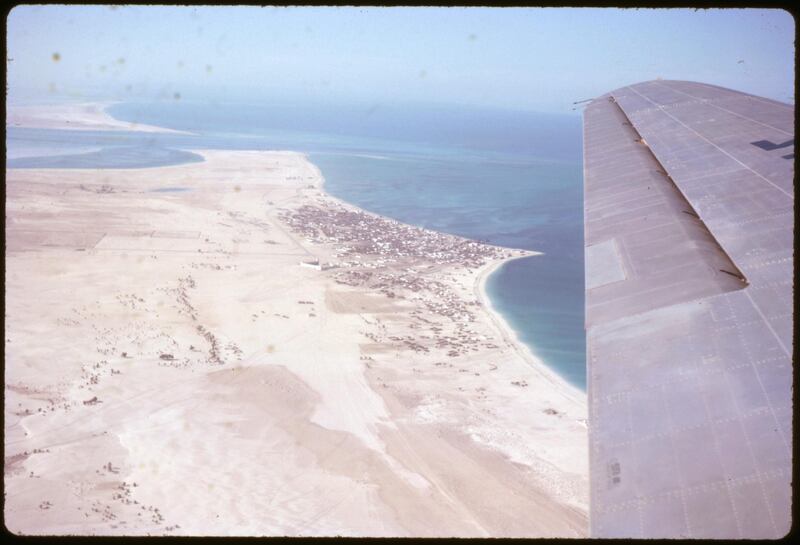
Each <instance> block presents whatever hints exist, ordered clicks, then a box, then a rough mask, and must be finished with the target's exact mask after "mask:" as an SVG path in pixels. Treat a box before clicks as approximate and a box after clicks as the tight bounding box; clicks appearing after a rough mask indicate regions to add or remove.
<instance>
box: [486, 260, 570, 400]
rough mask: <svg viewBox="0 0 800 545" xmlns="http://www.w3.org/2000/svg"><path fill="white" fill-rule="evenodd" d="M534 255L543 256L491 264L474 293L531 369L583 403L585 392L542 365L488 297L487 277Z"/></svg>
mask: <svg viewBox="0 0 800 545" xmlns="http://www.w3.org/2000/svg"><path fill="white" fill-rule="evenodd" d="M536 255H545V254H544V253H542V252H534V253H533V255H531V256H519V257H511V258H507V259H504V260H501V261H496V262H493V263H491V264H489V265H487V266H486V268H485V269H484V270H483V271H481V273H480V274H479V276H478V279H477V280H476V283H475V293H476V294H477V295H478V298H479V299H480V300H481V302H482V303H483V305H484V306H485V307H486V310H487V312H488V313H489V314H490V315H491V316H492V318H493V320H494V322H495V324H496V325H497V328H498V329H499V330H500V332H501V334H502V335H503V338H504V339H505V340H506V341H507V342H509V343H510V344H512V345H513V346H514V348H515V349H516V350H517V352H518V353H519V354H520V355H521V356H522V357H523V358H524V359H525V360H526V361H527V362H528V363H529V364H530V365H531V367H533V368H534V369H536V370H537V372H539V373H540V374H541V375H542V376H543V377H545V378H546V379H547V380H548V381H549V382H550V383H551V384H552V385H553V386H554V387H555V388H558V389H559V390H561V391H562V393H563V394H564V395H565V396H568V397H570V398H572V399H575V400H576V401H584V400H585V398H586V392H584V391H583V390H581V389H580V388H578V387H576V386H574V385H573V384H570V383H569V382H567V380H566V379H564V377H562V376H561V375H559V374H558V372H557V371H555V370H554V369H552V368H551V367H550V366H548V365H547V364H546V363H544V362H543V361H542V360H541V359H540V358H539V357H538V356H536V355H535V354H534V353H533V351H532V350H531V348H530V347H529V346H528V344H527V343H525V342H523V341H521V340H520V339H519V336H518V334H517V332H516V330H514V328H513V327H511V324H509V322H508V320H507V319H506V318H505V316H503V314H502V313H501V312H500V311H499V310H497V309H496V308H495V307H494V305H492V299H491V297H490V296H489V294H488V292H487V289H486V283H487V282H488V280H489V277H490V276H491V275H492V274H493V273H494V272H496V271H497V270H498V269H500V267H502V266H503V265H505V264H506V263H508V262H509V261H513V260H515V259H523V258H525V257H533V256H536Z"/></svg>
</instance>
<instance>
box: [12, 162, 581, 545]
mask: <svg viewBox="0 0 800 545" xmlns="http://www.w3.org/2000/svg"><path fill="white" fill-rule="evenodd" d="M194 152H195V153H198V154H200V155H202V157H203V159H204V161H203V162H198V163H192V164H186V165H176V166H168V167H157V168H142V169H124V170H123V169H116V170H115V169H102V170H97V169H68V170H67V169H64V170H56V169H8V170H7V171H6V176H7V186H6V191H7V205H6V233H7V235H6V263H7V265H6V267H7V272H6V275H7V276H6V286H7V289H6V307H7V318H6V383H5V388H6V389H5V395H6V406H5V411H6V412H5V417H6V425H5V435H6V442H5V461H6V463H5V485H6V494H7V496H6V506H5V522H6V525H7V527H8V528H9V529H10V530H11V531H13V532H17V533H21V534H130V535H143V534H168V535H352V536H492V537H494V536H498V537H499V536H520V537H522V536H525V537H535V536H565V537H579V536H584V535H585V534H586V532H587V518H586V507H587V502H588V497H587V495H588V487H587V471H588V468H587V458H588V453H587V441H586V428H585V425H584V423H585V420H584V419H585V414H586V399H585V394H584V393H583V392H581V391H579V390H578V389H576V388H574V387H572V386H570V385H569V384H567V383H566V382H565V381H563V380H562V379H560V378H559V377H558V376H556V375H555V374H554V373H552V372H551V371H549V370H548V369H547V368H546V367H544V365H543V364H542V363H541V362H539V361H538V360H536V359H535V358H533V357H532V355H531V354H530V353H527V352H526V349H525V348H524V347H521V346H519V345H518V343H517V341H516V340H515V338H514V337H513V335H512V334H510V331H507V330H506V331H503V330H501V328H503V327H507V326H505V324H504V323H503V321H502V318H501V317H500V316H499V315H492V314H491V312H492V311H491V310H490V309H489V308H488V306H487V305H486V303H485V301H486V300H487V299H486V295H485V293H484V292H483V287H482V285H483V283H482V282H481V281H480V280H481V279H482V278H483V277H485V274H486V272H487V271H489V270H490V269H492V268H493V267H496V266H497V265H498V264H500V263H502V262H504V261H505V260H508V259H513V258H517V257H521V256H524V255H532V253H531V252H526V251H519V250H511V249H507V248H499V247H494V246H489V245H486V244H481V243H477V242H474V241H470V240H466V239H463V238H459V237H455V236H451V235H446V234H441V233H436V232H432V231H427V230H424V229H420V228H417V227H413V226H410V225H405V224H402V223H399V222H396V221H393V220H390V219H387V218H384V217H381V216H377V215H375V214H371V213H368V212H365V211H363V210H360V209H358V208H356V207H354V206H351V205H349V204H347V203H344V202H342V201H339V200H337V199H335V198H333V197H331V196H329V195H327V194H326V193H325V192H324V189H323V178H322V175H321V173H320V172H319V170H318V169H316V167H315V166H314V165H312V164H311V163H310V162H309V161H308V160H307V159H306V157H305V156H304V155H302V154H299V153H293V152H278V151H219V150H194ZM163 187H179V188H182V189H183V191H180V192H169V191H168V192H164V191H157V190H158V189H160V188H163ZM542 259H546V256H542ZM304 263H305V264H306V266H303V264H304ZM476 290H477V291H476Z"/></svg>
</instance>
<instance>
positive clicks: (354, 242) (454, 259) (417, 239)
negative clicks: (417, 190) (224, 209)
mask: <svg viewBox="0 0 800 545" xmlns="http://www.w3.org/2000/svg"><path fill="white" fill-rule="evenodd" d="M279 217H280V219H281V220H282V221H283V222H285V223H286V224H287V225H288V226H289V227H291V229H292V230H293V231H294V232H296V233H298V234H299V235H301V236H303V237H304V238H305V239H306V240H308V241H309V242H311V243H333V244H336V245H337V247H338V249H337V250H338V251H337V256H338V257H339V258H340V259H341V261H342V263H341V265H342V266H348V265H350V266H364V267H367V268H377V267H380V266H383V265H388V264H389V263H391V262H395V261H398V260H404V259H409V258H420V259H425V260H428V261H433V262H435V263H440V264H457V265H462V266H464V267H470V268H475V267H480V266H481V265H483V264H484V263H485V262H486V260H487V259H491V258H493V257H499V256H501V255H502V254H503V250H502V249H501V248H497V247H494V246H489V245H486V244H481V243H480V242H475V241H472V240H468V239H464V238H461V237H457V236H454V235H447V234H443V233H436V232H434V231H428V230H425V229H420V228H419V227H413V226H411V225H407V224H404V223H400V222H398V221H394V220H391V219H388V218H383V217H380V216H376V215H373V214H368V213H366V212H362V211H360V210H351V209H349V208H346V207H344V206H342V205H339V204H336V203H330V204H327V205H323V206H313V205H304V206H301V207H299V208H297V209H295V210H286V211H283V212H282V213H281V215H280V216H279ZM365 256H370V259H369V260H365V259H364V257H365Z"/></svg>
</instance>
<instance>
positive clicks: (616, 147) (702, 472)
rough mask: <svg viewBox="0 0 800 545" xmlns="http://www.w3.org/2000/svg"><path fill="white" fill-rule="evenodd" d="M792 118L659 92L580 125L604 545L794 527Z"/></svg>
mask: <svg viewBox="0 0 800 545" xmlns="http://www.w3.org/2000/svg"><path fill="white" fill-rule="evenodd" d="M793 169H794V107H793V106H790V105H788V104H783V103H780V102H776V101H773V100H769V99H766V98H761V97H756V96H752V95H747V94H743V93H740V92H737V91H732V90H729V89H724V88H721V87H715V86H713V85H706V84H702V83H693V82H686V81H662V80H657V81H649V82H645V83H639V84H636V85H631V86H628V87H623V88H621V89H617V90H616V91H612V92H610V93H608V94H606V95H604V96H602V97H599V98H597V99H595V100H594V101H592V102H591V103H590V104H588V105H587V106H586V109H585V112H584V191H585V192H584V199H585V205H584V206H585V210H584V214H585V223H584V225H585V227H584V228H585V257H586V337H587V374H588V396H589V441H590V490H591V492H590V517H589V518H590V532H591V535H592V536H593V537H641V538H655V537H667V538H678V537H691V538H706V537H707V538H778V537H781V536H783V535H785V534H786V533H787V532H788V531H789V529H790V527H791V480H792V333H793V305H792V280H793V278H792V276H793V258H792V255H793V252H792V250H793V239H794V231H793V227H794V186H793V176H794V172H793Z"/></svg>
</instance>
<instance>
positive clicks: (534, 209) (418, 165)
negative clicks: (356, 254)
mask: <svg viewBox="0 0 800 545" xmlns="http://www.w3.org/2000/svg"><path fill="white" fill-rule="evenodd" d="M108 111H109V112H110V113H111V114H112V115H113V116H114V117H116V118H118V119H121V120H125V121H133V122H137V123H145V124H150V125H159V126H164V127H169V128H172V129H178V130H184V131H187V132H191V133H192V134H172V133H127V132H113V133H112V132H92V131H57V130H41V129H20V128H14V127H9V128H8V129H7V133H6V134H7V140H6V144H7V148H8V152H7V158H8V166H9V167H51V168H77V167H83V168H104V167H105V168H108V167H117V168H120V167H122V168H134V167H142V166H160V165H165V164H176V163H182V162H188V161H194V160H197V156H195V155H194V154H191V153H190V152H189V151H188V150H191V149H200V148H217V149H290V150H297V151H302V152H306V153H308V154H309V158H310V159H311V161H312V162H314V163H315V164H316V165H317V166H318V167H319V168H320V170H321V171H322V173H323V175H324V177H325V180H326V182H325V183H326V185H325V187H326V190H327V191H328V192H330V193H331V194H333V195H335V196H336V197H339V198H341V199H344V200H346V201H348V202H351V203H353V204H356V205H358V206H360V207H362V208H365V209H367V210H370V211H373V212H376V213H379V214H382V215H385V216H389V217H392V218H395V219H397V220H400V221H403V222H406V223H411V224H415V225H420V226H422V227H426V228H429V229H434V230H437V231H443V232H447V233H453V234H457V235H462V236H467V237H471V238H474V239H478V240H482V241H487V242H490V243H493V244H498V245H502V246H508V247H514V248H525V249H530V250H537V251H540V252H544V254H545V255H542V256H535V257H531V258H525V259H520V260H515V261H511V262H509V263H507V264H505V265H504V266H503V267H501V268H500V269H499V270H498V271H497V272H495V273H494V274H493V275H492V276H491V277H490V278H489V281H488V284H487V289H488V292H489V296H490V298H491V300H492V304H493V305H494V307H495V308H496V309H497V310H498V311H499V312H501V313H502V314H503V315H504V316H505V318H506V319H507V320H508V322H509V324H510V325H511V326H512V328H513V329H514V330H515V331H516V332H517V335H518V336H519V338H520V340H522V341H523V342H525V343H526V344H527V345H528V346H529V347H530V348H531V351H532V352H533V353H534V354H535V355H537V356H538V357H539V358H541V359H542V360H543V361H544V362H545V363H546V364H548V365H549V366H550V367H551V368H553V369H554V370H555V371H557V372H558V373H559V374H561V375H562V376H563V377H564V378H566V379H567V380H568V381H569V382H570V383H572V384H574V385H576V386H578V387H580V388H585V385H586V378H585V337H584V329H583V322H584V302H583V293H584V292H583V289H584V288H583V204H582V203H583V196H582V187H583V178H582V163H581V149H582V142H581V123H580V117H578V116H572V115H555V114H537V113H529V112H512V111H506V110H497V109H476V108H465V107H456V106H446V107H443V106H430V105H402V106H401V105H396V104H389V105H386V104H368V105H346V104H345V105H330V104H320V105H303V106H297V105H285V104H284V105H252V104H227V105H221V104H216V105H211V106H210V105H209V104H205V103H190V102H185V101H183V102H178V101H176V102H161V103H150V104H137V103H121V104H116V105H114V106H112V107H110V108H109V110H108ZM59 147H63V149H64V150H65V151H64V152H63V153H62V154H59V153H58V152H57V150H58V149H59ZM53 150H56V152H54V151H53ZM82 150H90V151H82Z"/></svg>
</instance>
